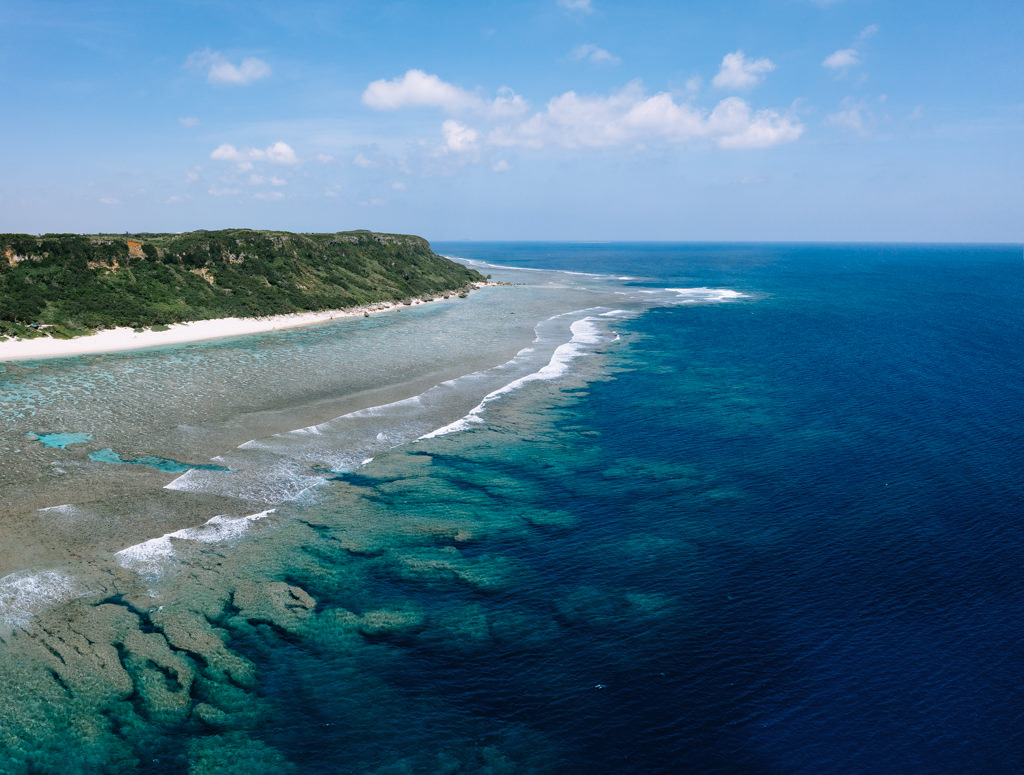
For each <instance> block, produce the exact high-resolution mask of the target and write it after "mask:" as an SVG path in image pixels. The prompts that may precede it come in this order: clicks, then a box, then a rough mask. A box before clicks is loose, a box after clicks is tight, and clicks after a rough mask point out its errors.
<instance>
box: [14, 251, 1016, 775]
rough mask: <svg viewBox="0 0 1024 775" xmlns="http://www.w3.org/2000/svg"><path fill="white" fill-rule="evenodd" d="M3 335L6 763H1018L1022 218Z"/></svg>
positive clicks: (508, 255)
mask: <svg viewBox="0 0 1024 775" xmlns="http://www.w3.org/2000/svg"><path fill="white" fill-rule="evenodd" d="M433 247H434V249H435V251H437V252H439V253H441V254H443V255H448V256H451V257H454V258H456V259H457V260H461V261H465V262H467V263H469V264H471V265H472V266H474V267H475V268H477V269H479V270H480V271H481V272H483V273H485V274H491V275H492V277H493V279H494V280H497V281H501V282H502V283H504V284H502V285H496V286H491V287H487V288H483V289H481V290H478V291H475V292H473V293H472V294H470V296H469V297H468V298H466V299H458V298H455V297H453V298H450V299H446V300H438V301H436V302H431V303H429V304H420V305H414V306H411V307H408V308H403V309H402V310H401V311H400V312H394V313H386V314H382V315H378V316H374V317H372V318H366V319H362V318H359V319H348V320H339V321H335V322H332V323H328V324H323V325H317V326H310V327H307V328H303V329H292V330H289V331H283V332H276V333H272V334H261V335H257V336H250V337H242V338H238V339H233V340H222V341H217V342H209V343H198V344H190V345H180V346H176V347H168V348H163V349H157V350H151V351H140V352H134V353H121V354H107V355H93V356H81V357H77V358H62V359H53V360H40V361H32V362H17V363H16V362H9V363H0V416H2V417H3V424H2V428H3V429H2V436H0V494H2V498H0V641H2V642H0V773H5V774H6V773H12V774H14V773H17V774H18V775H29V774H30V773H31V774H33V775H34V774H35V773H40V774H42V773H47V774H48V773H61V775H65V774H66V773H172V774H180V775H186V774H187V775H200V773H245V774H246V775H252V773H254V772H268V773H303V774H305V773H315V774H319V773H323V774H324V775H326V774H327V773H331V774H334V773H374V774H375V775H404V774H406V773H408V774H413V773H416V774H419V773H448V774H452V775H454V774H455V773H480V774H481V775H482V774H484V773H488V774H495V775H497V774H499V773H559V774H562V773H564V774H574V773H587V774H589V773H598V774H600V773H608V774H609V775H611V774H612V773H614V774H616V775H619V774H621V773H698V774H700V773H721V774H731V773H743V774H747V773H749V774H750V775H761V774H764V775H768V774H772V775H805V774H806V775H823V774H826V773H835V774H837V775H839V774H842V775H849V774H851V773H872V774H875V773H907V774H914V775H917V774H919V773H962V774H969V773H978V774H979V775H981V774H985V775H999V774H1001V773H1007V774H1009V773H1020V772H1024V624H1022V612H1024V476H1022V473H1024V472H1022V468H1024V259H1022V255H1021V250H1020V247H1019V246H986V245H834V244H829V245H810V244H800V245H784V244H735V245H732V244H660V243H659V244H650V243H638V244H626V243H614V244H565V243H553V244H552V243H494V242H491V243H435V244H434V245H433Z"/></svg>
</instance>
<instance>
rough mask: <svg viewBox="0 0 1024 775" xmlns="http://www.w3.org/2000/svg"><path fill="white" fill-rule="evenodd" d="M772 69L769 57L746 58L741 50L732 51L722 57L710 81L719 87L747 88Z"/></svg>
mask: <svg viewBox="0 0 1024 775" xmlns="http://www.w3.org/2000/svg"><path fill="white" fill-rule="evenodd" d="M774 69H775V63H774V62H772V61H771V60H770V59H747V58H746V56H745V55H744V54H743V52H742V51H733V52H732V53H731V54H726V55H725V56H724V57H722V67H721V68H720V69H719V71H718V74H717V75H716V76H715V77H714V78H712V79H711V83H712V85H714V86H717V87H718V88H720V89H749V88H750V87H752V86H756V85H757V84H758V83H760V82H761V81H762V80H764V76H765V73H770V72H771V71H772V70H774Z"/></svg>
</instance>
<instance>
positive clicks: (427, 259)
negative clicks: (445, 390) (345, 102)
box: [0, 229, 484, 337]
mask: <svg viewBox="0 0 1024 775" xmlns="http://www.w3.org/2000/svg"><path fill="white" fill-rule="evenodd" d="M483 279H484V278H483V277H482V276H481V275H480V274H479V273H478V272H475V271H473V270H472V269H467V268H466V267H464V266H461V265H459V264H456V263H454V262H452V261H449V260H448V259H446V258H443V257H441V256H439V255H437V254H436V253H434V252H433V251H432V250H431V249H430V244H429V243H428V242H427V241H426V240H425V239H423V238H421V237H414V236H409V235H403V234H377V233H373V232H369V231H348V232H338V233H336V234H292V233H290V232H283V231H254V230H251V229H226V230H223V231H193V232H187V233H183V234H133V235H81V234H46V235H43V236H41V237H37V236H33V235H28V234H0V336H35V335H40V333H41V332H45V333H47V334H51V335H54V336H60V337H67V336H75V335H79V334H84V333H88V332H91V331H95V330H97V329H102V328H114V327H117V326H132V327H135V328H140V327H145V326H154V325H166V324H168V323H178V322H181V321H186V320H204V319H210V318H223V317H234V316H238V317H255V316H260V315H275V314H280V313H286V312H302V311H308V310H323V309H341V308H345V307H354V306H360V305H363V304H370V303H374V302H381V301H401V300H404V299H408V298H411V297H416V296H421V295H425V294H434V293H441V292H446V291H454V290H459V289H461V288H464V287H466V286H467V285H468V284H470V283H472V282H476V281H480V280H483Z"/></svg>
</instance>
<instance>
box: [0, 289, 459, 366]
mask: <svg viewBox="0 0 1024 775" xmlns="http://www.w3.org/2000/svg"><path fill="white" fill-rule="evenodd" d="M453 298H455V297H453ZM430 300H431V299H426V300H422V299H417V300H414V301H413V304H422V303H424V302H425V301H430ZM403 306H406V305H404V304H401V303H381V304H372V305H369V306H366V307H355V308H352V309H344V310H326V311H322V312H296V313H294V314H291V315H273V316H270V317H261V318H220V319H218V320H195V321H191V322H189V323H173V324H171V325H170V326H169V327H168V330H167V331H150V330H145V331H136V330H134V329H132V328H111V329H107V330H105V331H99V332H97V333H95V334H90V335H89V336H79V337H75V338H74V339H52V338H50V337H48V336H41V337H38V338H36V339H11V340H7V341H4V342H0V361H16V360H26V359H30V358H56V357H60V356H66V355H86V354H89V353H106V352H117V351H120V350H141V349H145V348H147V347H164V346H166V345H172V344H182V343H183V342H200V341H203V340H206V339H219V338H221V337H228V336H242V335H244V334H259V333H263V332H265V331H278V330H280V329H283V328H295V327H297V326H308V325H310V324H312V323H324V322H326V321H329V320H335V319H337V318H345V317H361V316H363V315H365V314H366V313H370V314H371V315H372V314H374V313H376V312H387V311H388V310H394V309H401V308H402V307H403Z"/></svg>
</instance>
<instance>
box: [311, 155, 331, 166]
mask: <svg viewBox="0 0 1024 775" xmlns="http://www.w3.org/2000/svg"><path fill="white" fill-rule="evenodd" d="M313 158H314V159H316V160H317V161H318V162H320V163H321V164H330V163H331V162H332V161H334V157H333V156H331V154H329V153H318V154H317V155H316V156H314V157H313Z"/></svg>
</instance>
